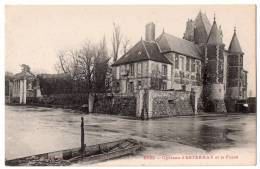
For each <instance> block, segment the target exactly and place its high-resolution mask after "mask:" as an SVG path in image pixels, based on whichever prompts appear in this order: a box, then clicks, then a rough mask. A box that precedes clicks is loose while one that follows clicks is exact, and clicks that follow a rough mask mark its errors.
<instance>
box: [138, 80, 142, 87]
mask: <svg viewBox="0 0 260 169" xmlns="http://www.w3.org/2000/svg"><path fill="white" fill-rule="evenodd" d="M141 88H142V81H140V80H139V81H138V89H141Z"/></svg>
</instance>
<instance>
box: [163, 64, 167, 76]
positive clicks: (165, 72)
mask: <svg viewBox="0 0 260 169" xmlns="http://www.w3.org/2000/svg"><path fill="white" fill-rule="evenodd" d="M162 73H163V74H162V75H163V76H167V65H162Z"/></svg>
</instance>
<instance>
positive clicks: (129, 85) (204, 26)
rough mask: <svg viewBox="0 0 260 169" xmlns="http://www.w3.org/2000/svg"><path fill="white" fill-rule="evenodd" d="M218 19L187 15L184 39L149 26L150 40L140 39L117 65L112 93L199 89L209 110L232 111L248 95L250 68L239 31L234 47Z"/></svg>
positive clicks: (197, 90) (129, 93)
mask: <svg viewBox="0 0 260 169" xmlns="http://www.w3.org/2000/svg"><path fill="white" fill-rule="evenodd" d="M222 38H223V34H222V30H221V27H220V26H219V27H218V26H217V22H216V19H215V17H214V21H213V23H212V24H211V23H210V21H209V20H208V18H207V16H206V14H204V13H202V12H199V14H198V15H197V17H196V18H195V20H191V19H188V21H187V23H186V30H185V32H184V36H183V38H178V37H176V36H174V35H171V34H168V33H166V32H164V31H163V32H162V33H161V35H159V36H158V37H157V38H155V24H154V23H152V22H151V23H148V24H147V25H146V32H145V39H144V40H143V39H141V40H140V41H139V42H137V43H136V44H135V45H134V46H133V47H132V48H131V49H130V50H129V51H128V52H127V53H126V54H125V55H123V56H122V57H121V58H119V59H118V60H117V61H116V62H115V63H114V64H113V65H112V67H113V71H112V72H113V92H115V93H119V94H122V95H131V94H134V93H136V92H138V91H140V90H149V89H152V90H168V91H169V90H184V91H194V92H195V93H196V95H197V96H198V97H199V98H200V99H201V100H202V102H203V104H204V107H205V109H206V111H213V112H227V111H229V110H227V107H229V105H227V104H231V102H230V100H232V104H235V102H236V101H238V100H245V99H246V98H247V95H246V93H247V71H245V70H244V69H243V55H244V53H243V51H242V49H241V47H240V44H239V40H238V37H237V34H236V30H234V34H233V37H232V40H231V42H230V45H229V48H228V49H226V48H225V44H224V43H223V41H222Z"/></svg>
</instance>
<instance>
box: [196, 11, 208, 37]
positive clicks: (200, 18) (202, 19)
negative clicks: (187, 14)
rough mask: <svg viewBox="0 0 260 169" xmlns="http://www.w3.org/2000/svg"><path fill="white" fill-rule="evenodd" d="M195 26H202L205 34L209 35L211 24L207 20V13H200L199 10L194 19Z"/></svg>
mask: <svg viewBox="0 0 260 169" xmlns="http://www.w3.org/2000/svg"><path fill="white" fill-rule="evenodd" d="M195 26H196V27H199V26H203V27H204V28H205V30H206V32H207V34H208V35H209V33H210V28H211V24H210V22H209V19H208V17H207V15H206V14H204V13H202V12H201V11H200V12H199V14H198V15H197V17H196V19H195Z"/></svg>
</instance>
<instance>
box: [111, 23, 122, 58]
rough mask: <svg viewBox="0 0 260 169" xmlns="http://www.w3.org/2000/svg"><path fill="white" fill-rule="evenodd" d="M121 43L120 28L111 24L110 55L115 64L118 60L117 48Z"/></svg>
mask: <svg viewBox="0 0 260 169" xmlns="http://www.w3.org/2000/svg"><path fill="white" fill-rule="evenodd" d="M121 42H122V34H121V29H120V26H119V25H117V24H116V23H114V24H113V36H112V54H113V61H114V62H116V61H117V59H118V53H119V48H120V45H121Z"/></svg>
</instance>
